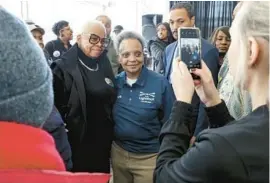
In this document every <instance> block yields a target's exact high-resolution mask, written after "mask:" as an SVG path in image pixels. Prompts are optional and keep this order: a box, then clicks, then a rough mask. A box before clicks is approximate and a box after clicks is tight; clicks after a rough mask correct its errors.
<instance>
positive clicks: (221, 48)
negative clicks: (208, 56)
mask: <svg viewBox="0 0 270 183" xmlns="http://www.w3.org/2000/svg"><path fill="white" fill-rule="evenodd" d="M219 49H220V50H223V51H226V50H228V47H220V48H219Z"/></svg>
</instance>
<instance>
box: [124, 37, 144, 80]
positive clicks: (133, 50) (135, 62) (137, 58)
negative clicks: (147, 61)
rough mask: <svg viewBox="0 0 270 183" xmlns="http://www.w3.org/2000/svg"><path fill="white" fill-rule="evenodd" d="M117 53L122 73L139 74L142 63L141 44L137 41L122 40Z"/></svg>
mask: <svg viewBox="0 0 270 183" xmlns="http://www.w3.org/2000/svg"><path fill="white" fill-rule="evenodd" d="M119 52H120V53H119V62H120V64H121V65H122V67H123V69H124V71H126V72H127V73H129V74H132V75H137V74H139V73H140V71H141V69H142V66H143V62H144V54H143V47H142V45H141V43H140V42H139V41H138V40H137V39H126V40H123V41H122V42H121V44H120V46H119Z"/></svg>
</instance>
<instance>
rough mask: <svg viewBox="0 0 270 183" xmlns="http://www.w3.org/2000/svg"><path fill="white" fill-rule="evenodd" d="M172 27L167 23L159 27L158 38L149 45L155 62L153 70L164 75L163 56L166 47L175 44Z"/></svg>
mask: <svg viewBox="0 0 270 183" xmlns="http://www.w3.org/2000/svg"><path fill="white" fill-rule="evenodd" d="M174 41H175V40H174V38H173V36H172V32H171V29H170V25H169V24H168V23H167V22H164V23H160V24H158V25H157V37H156V39H154V40H150V41H149V43H148V51H149V54H150V56H151V57H152V61H153V70H154V71H155V72H157V73H160V74H164V64H163V56H164V51H165V48H166V46H168V45H169V44H171V43H172V42H174Z"/></svg>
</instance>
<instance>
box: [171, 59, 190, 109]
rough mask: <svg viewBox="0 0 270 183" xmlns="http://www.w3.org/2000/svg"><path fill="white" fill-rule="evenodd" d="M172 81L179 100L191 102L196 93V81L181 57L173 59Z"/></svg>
mask: <svg viewBox="0 0 270 183" xmlns="http://www.w3.org/2000/svg"><path fill="white" fill-rule="evenodd" d="M172 69H173V70H172V75H171V82H172V87H173V90H174V94H175V97H176V100H177V101H182V102H186V103H189V104H190V103H191V100H192V97H193V94H194V88H195V86H194V81H193V78H192V76H191V74H190V72H189V70H188V68H187V65H186V64H185V63H184V62H182V61H181V60H180V59H179V58H177V59H175V60H173V68H172Z"/></svg>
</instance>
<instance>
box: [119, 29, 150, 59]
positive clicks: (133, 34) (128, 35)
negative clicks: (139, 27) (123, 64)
mask: <svg viewBox="0 0 270 183" xmlns="http://www.w3.org/2000/svg"><path fill="white" fill-rule="evenodd" d="M126 39H135V40H138V41H139V42H140V43H141V45H142V49H144V46H145V43H144V39H143V37H142V36H141V35H140V34H138V33H136V32H133V31H123V32H121V33H120V34H119V35H118V36H117V37H116V38H115V40H114V48H115V50H116V53H117V54H119V53H120V50H119V47H120V44H121V43H122V41H124V40H126Z"/></svg>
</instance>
